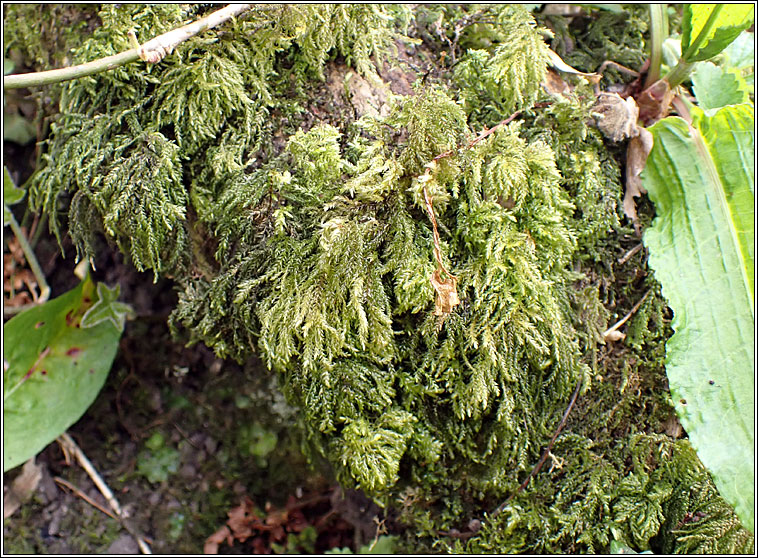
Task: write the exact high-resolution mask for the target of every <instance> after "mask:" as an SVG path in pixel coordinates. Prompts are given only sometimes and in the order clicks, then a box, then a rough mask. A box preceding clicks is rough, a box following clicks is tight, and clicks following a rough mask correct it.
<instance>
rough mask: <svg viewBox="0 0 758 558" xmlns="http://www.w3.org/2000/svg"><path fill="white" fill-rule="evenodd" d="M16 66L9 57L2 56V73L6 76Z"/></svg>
mask: <svg viewBox="0 0 758 558" xmlns="http://www.w3.org/2000/svg"><path fill="white" fill-rule="evenodd" d="M15 67H16V64H14V63H13V60H11V59H10V58H3V75H4V76H7V75H8V74H10V73H12V72H13V69H14V68H15Z"/></svg>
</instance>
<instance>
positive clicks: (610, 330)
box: [603, 291, 650, 339]
mask: <svg viewBox="0 0 758 558" xmlns="http://www.w3.org/2000/svg"><path fill="white" fill-rule="evenodd" d="M649 294H650V291H648V292H646V293H645V296H643V297H642V298H641V299H640V301H639V302H638V303H637V304H635V305H634V306H633V307H632V309H631V310H629V313H628V314H627V315H626V316H624V317H623V318H621V319H620V320H619V321H618V322H616V323H615V324H613V325H612V326H611V327H609V328H608V329H607V330H605V333H603V339H606V338H607V337H608V336H609V335H611V334H612V333H613V332H614V331H616V330H617V329H618V328H620V327H621V326H622V325H624V324H625V323H626V322H627V321H628V320H629V318H631V317H632V316H633V315H634V313H635V312H636V311H637V310H639V309H640V306H642V303H643V302H645V299H646V298H647V296H648V295H649Z"/></svg>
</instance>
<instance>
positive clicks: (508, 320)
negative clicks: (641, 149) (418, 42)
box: [31, 5, 752, 552]
mask: <svg viewBox="0 0 758 558" xmlns="http://www.w3.org/2000/svg"><path fill="white" fill-rule="evenodd" d="M199 11H200V10H199V9H198V8H195V7H189V8H188V7H183V6H178V5H177V6H164V7H160V6H149V7H145V6H130V5H120V6H106V7H104V8H103V9H102V10H101V12H100V19H101V21H102V26H101V27H100V28H98V30H97V31H96V32H95V33H94V34H93V37H92V38H90V39H89V40H87V41H85V42H84V43H83V44H82V45H81V46H80V47H79V48H77V49H75V51H74V57H75V59H76V60H85V59H90V58H91V57H94V56H102V55H105V54H110V53H112V52H116V51H119V50H122V49H123V48H126V47H125V41H126V31H127V30H128V28H129V27H131V26H133V25H134V22H138V23H139V24H140V25H141V28H140V30H139V34H140V37H143V36H145V37H150V36H154V35H157V34H158V33H160V32H162V31H164V30H166V29H168V28H171V27H173V26H176V25H178V24H180V23H181V22H184V21H185V20H186V19H187V18H190V17H193V16H195V15H198V12H199ZM446 13H448V15H449V17H452V15H451V14H454V13H455V12H446ZM408 15H409V13H408V12H407V10H404V9H398V8H383V7H379V6H375V5H372V6H305V7H300V6H297V7H296V6H266V7H256V8H254V9H253V10H252V11H251V12H250V13H249V14H247V15H246V16H244V17H241V18H239V20H237V21H236V22H233V23H231V24H230V25H228V26H227V27H225V28H224V29H223V30H222V31H219V32H214V33H207V34H204V35H200V36H198V37H196V38H194V39H191V40H189V41H187V42H186V43H185V44H183V45H182V46H181V47H180V48H178V49H177V52H176V53H175V54H174V55H172V56H169V57H168V58H166V59H165V60H164V61H163V62H162V63H161V64H159V65H157V66H154V67H151V68H150V69H149V70H147V69H145V68H144V67H143V66H141V65H139V64H134V65H130V66H126V67H123V68H120V69H118V70H116V71H114V72H109V73H105V74H100V75H98V76H93V77H91V78H86V79H84V80H79V81H75V82H71V83H70V84H69V85H67V86H65V88H64V89H63V96H62V99H61V113H60V115H59V117H58V120H57V122H56V124H55V126H54V129H53V133H52V135H51V138H50V140H49V142H48V144H47V146H46V155H45V157H44V163H43V166H42V168H41V169H39V171H38V173H37V174H36V175H35V178H34V180H33V186H32V192H31V193H32V196H31V198H32V201H33V203H34V204H35V206H36V207H38V208H39V209H41V210H43V211H45V212H47V213H48V214H49V216H50V222H51V226H52V228H53V231H54V232H55V233H56V234H58V235H60V234H61V229H60V224H61V221H60V213H61V209H64V210H67V211H68V217H69V219H68V228H69V231H70V233H71V236H72V237H73V239H74V240H75V242H76V245H77V249H78V251H79V254H80V256H83V257H89V256H91V255H92V254H93V249H94V248H93V247H94V242H93V238H94V236H95V235H96V234H98V233H99V232H103V233H104V234H105V236H106V237H107V238H109V239H110V240H112V241H113V242H115V243H117V244H118V245H119V246H120V247H121V249H122V250H123V251H124V252H125V253H128V254H130V256H131V258H132V261H133V262H134V264H135V265H136V266H137V267H138V268H140V269H150V270H152V271H153V273H155V275H156V277H157V276H160V275H170V276H172V277H173V278H174V279H175V280H176V282H177V285H178V286H179V289H180V297H179V303H178V306H177V308H176V310H175V312H174V314H173V315H172V318H171V321H172V325H173V327H174V328H175V330H176V331H177V332H179V331H186V332H189V335H190V337H191V341H193V342H198V341H202V342H204V343H206V344H208V345H209V346H210V347H212V348H213V349H214V351H216V353H217V354H218V355H220V356H224V357H233V358H235V359H237V360H240V361H243V360H245V359H247V358H249V357H250V356H252V355H253V354H254V353H257V354H259V355H260V356H261V357H262V358H263V359H264V360H265V362H266V363H267V364H268V366H269V368H270V370H271V371H272V373H273V374H275V375H276V377H277V378H278V380H279V384H280V386H281V389H282V391H283V392H284V394H285V395H286V397H287V399H288V400H289V401H290V402H291V403H292V404H294V405H295V406H296V407H298V408H299V409H300V412H301V418H302V421H303V424H304V425H305V428H306V432H305V435H306V439H307V443H306V444H305V445H306V448H305V449H306V453H307V454H308V455H309V456H310V457H311V458H314V459H315V458H319V457H323V458H325V459H326V460H327V461H328V462H329V463H330V464H331V466H332V467H333V469H334V471H335V474H336V476H337V478H338V479H339V480H340V481H341V482H342V483H343V484H344V485H346V486H351V487H359V488H361V489H363V490H364V491H365V492H366V493H368V494H369V495H371V496H372V497H374V498H375V499H376V500H377V501H379V502H381V503H383V504H384V505H386V506H392V507H395V508H397V509H398V510H399V511H400V515H401V518H403V519H404V520H406V521H407V522H408V523H409V524H410V525H411V526H412V531H411V532H412V533H413V534H414V535H417V536H419V537H421V538H420V539H416V544H417V545H420V546H423V545H425V544H427V543H428V544H429V546H430V547H431V548H434V549H453V550H466V551H472V552H473V551H477V552H479V551H484V550H486V551H493V552H525V551H530V552H572V551H589V552H593V551H605V550H607V549H608V547H609V545H610V543H611V542H612V541H614V540H616V541H620V542H623V543H625V544H629V545H632V546H633V547H635V548H637V549H639V550H643V549H645V548H647V547H648V546H650V545H656V548H657V549H662V548H667V549H674V550H679V549H685V548H686V549H691V548H705V547H704V546H703V545H705V544H706V543H705V542H704V541H705V540H706V538H705V535H703V533H712V532H725V533H730V534H731V535H730V537H731V538H725V539H724V541H725V542H724V543H723V544H724V546H723V548H722V547H719V550H724V551H737V550H742V549H744V548H745V545H746V544H751V543H750V541H751V540H752V539H750V537H749V535H747V534H746V532H745V531H744V530H739V529H738V528H737V524H736V523H735V521H736V520H735V519H734V518H733V516H732V515H729V513H730V512H729V510H728V508H727V507H726V506H725V504H724V503H723V500H720V499H719V498H718V496H717V495H716V494H715V492H708V491H707V490H705V491H704V492H703V494H706V496H703V497H702V498H701V499H700V500H698V499H697V498H695V497H693V495H692V492H691V491H690V492H688V490H687V488H688V487H692V486H704V487H705V486H711V485H710V484H709V483H710V481H709V479H708V478H707V475H706V473H705V472H704V471H703V469H702V467H701V466H700V465H699V462H698V461H697V459H696V456H695V455H694V453H693V452H692V451H691V450H690V449H689V446H688V445H687V443H686V441H682V440H675V439H673V437H671V436H668V435H665V434H662V433H661V432H662V429H661V426H660V425H661V424H662V422H663V421H664V419H665V418H668V417H670V416H671V414H672V413H671V408H670V406H669V405H668V404H667V401H666V396H665V384H664V383H663V381H662V376H661V375H660V372H661V362H660V359H661V358H662V353H661V351H662V347H663V342H664V339H665V330H664V328H665V321H664V320H663V319H662V318H661V317H662V315H663V313H662V312H663V311H662V306H661V304H662V303H661V301H660V299H659V298H657V299H655V300H656V301H657V302H651V303H650V305H649V306H648V307H645V308H644V309H643V314H640V315H645V316H648V322H647V324H644V325H643V322H640V323H639V324H638V326H637V327H638V328H639V329H638V333H637V334H635V335H634V336H633V337H632V338H631V339H630V343H629V347H630V349H628V350H629V351H634V352H635V355H636V358H638V359H641V362H642V364H640V363H631V362H627V363H626V364H624V361H623V359H621V358H620V356H619V355H618V354H615V355H614V354H609V353H608V352H607V351H606V350H605V349H603V348H602V346H601V343H602V332H603V331H604V330H605V328H606V327H607V325H608V324H607V322H608V321H609V313H608V311H607V310H606V309H605V307H604V304H608V303H609V302H615V300H612V299H613V296H614V295H611V294H610V292H609V290H608V289H607V288H606V286H605V285H604V284H603V281H604V280H606V281H610V280H611V279H612V277H609V276H608V274H609V271H608V267H609V266H607V265H606V267H605V269H603V265H604V263H603V262H607V261H609V260H610V259H611V256H609V255H608V254H605V253H604V250H607V248H608V246H609V243H610V242H612V240H610V239H609V238H608V235H609V233H612V232H614V231H618V230H619V210H618V202H619V197H620V193H621V186H620V184H619V165H618V164H617V163H616V161H615V159H614V158H613V157H612V156H611V154H609V152H608V151H607V150H606V148H605V146H604V144H603V141H602V139H601V137H600V135H599V134H598V132H597V131H596V130H594V129H591V128H588V127H587V125H586V122H587V121H588V120H589V112H588V111H589V106H590V105H591V104H592V102H593V101H594V98H593V96H592V94H591V91H590V89H589V88H588V87H587V86H586V84H585V85H579V86H578V88H577V89H576V91H575V93H574V94H571V95H568V96H560V97H558V96H549V95H548V94H547V93H545V92H544V91H543V90H542V88H541V86H540V81H541V79H542V77H543V76H544V74H545V70H546V64H547V54H546V53H547V50H546V49H547V47H546V44H545V42H544V36H545V32H543V31H542V30H540V29H538V28H537V27H536V26H535V23H534V21H533V18H532V16H531V15H530V13H529V12H527V11H526V9H525V8H524V7H522V6H515V7H507V8H498V9H496V10H494V11H493V13H492V14H490V15H492V18H491V19H486V20H485V19H478V20H477V26H478V27H477V28H476V30H475V31H476V32H475V33H472V34H471V35H469V36H468V37H465V40H464V44H465V43H466V42H467V41H468V43H469V44H470V45H472V46H476V47H477V48H475V49H474V48H472V49H470V50H467V51H466V52H465V53H464V52H461V53H459V55H460V59H459V60H458V63H457V67H456V68H455V69H454V70H453V72H452V80H451V81H450V82H448V83H446V80H444V79H442V80H440V81H441V83H440V84H438V85H436V86H433V87H432V86H428V85H424V86H419V87H418V88H417V91H416V93H415V95H410V96H396V97H394V98H392V99H391V102H390V103H389V106H388V107H386V110H385V111H383V112H382V113H381V114H383V115H384V116H365V117H363V118H362V119H361V120H359V121H358V122H357V123H355V126H346V127H345V128H343V133H341V132H340V131H338V130H337V129H336V128H334V127H332V126H329V125H326V124H320V125H315V126H313V127H311V128H310V129H299V130H297V131H295V132H294V133H292V134H291V135H290V136H289V138H287V139H286V141H284V142H281V143H282V145H283V147H282V148H281V149H279V148H277V147H276V146H277V143H276V142H275V141H274V138H275V132H276V131H278V130H277V128H278V127H281V126H284V125H285V124H284V118H283V117H281V115H284V114H286V115H289V116H288V118H289V117H290V116H291V117H293V119H295V120H296V117H295V115H297V114H298V112H299V111H300V110H302V106H300V105H299V103H298V97H299V95H300V93H302V92H303V91H304V90H305V89H306V88H307V83H308V81H309V80H312V79H320V78H321V77H322V76H323V75H324V74H323V67H324V64H325V63H326V61H327V60H328V59H329V58H330V57H334V56H342V57H344V59H345V60H346V61H347V62H349V63H351V64H352V65H353V67H354V68H355V69H356V70H357V71H359V72H360V73H362V74H363V75H365V76H369V77H371V79H377V77H376V76H375V75H374V69H373V64H372V60H371V57H372V56H374V57H376V58H378V59H382V58H383V57H385V58H386V57H387V55H388V53H390V52H392V43H393V40H394V39H396V38H399V37H401V36H402V34H403V32H404V30H403V29H402V28H398V24H400V23H402V22H405V23H407V22H408ZM598 21H600V22H604V21H605V20H604V19H602V18H600V19H599V20H598ZM453 23H454V22H453ZM590 24H591V22H590ZM488 26H489V27H488ZM464 27H465V26H464ZM590 32H591V30H590ZM604 36H605V35H604ZM485 38H486V39H487V40H484V39H485ZM477 76H482V79H477ZM293 84H295V86H294V87H293ZM297 91H299V92H300V93H298V92H297ZM515 110H520V111H522V114H521V116H520V119H517V120H514V121H512V122H510V123H507V124H506V123H504V122H502V120H503V119H504V118H506V117H508V116H509V114H510V113H511V112H513V111H515ZM274 115H278V116H279V117H274ZM288 125H289V126H291V125H292V124H291V123H289V124H288ZM482 127H486V128H487V129H489V130H490V132H487V133H484V134H481V135H477V134H479V133H480V131H481V129H482ZM495 127H497V129H495V130H494V131H493V130H492V128H495ZM344 131H346V132H344ZM603 274H605V275H606V277H603ZM619 298H621V296H620V295H619ZM656 304H657V306H656ZM636 319H638V320H639V319H642V318H639V317H638V318H636ZM651 320H652V322H651ZM650 323H652V324H653V330H654V331H653V333H650V335H646V334H645V333H644V329H645V325H649V324H650ZM604 357H605V358H607V359H609V360H610V359H614V360H613V364H606V363H602V362H599V359H602V358H604ZM645 367H650V368H655V370H657V373H658V376H656V378H657V379H656V380H655V381H651V382H650V384H645V386H646V387H645V390H646V391H645V392H644V394H643V393H641V394H640V396H639V397H637V398H636V399H635V397H634V396H633V394H634V390H635V389H642V388H640V387H639V386H640V382H641V380H640V374H641V371H642V370H644V369H645ZM605 375H607V376H608V380H607V381H606V380H604V379H603V376H605ZM635 382H637V383H636V384H635ZM656 382H657V383H656ZM580 383H581V384H582V386H583V396H582V399H581V402H580V403H579V404H578V408H577V410H575V411H574V413H573V415H572V419H571V422H570V423H569V425H568V426H567V428H566V430H565V432H564V434H563V435H562V436H561V437H560V438H559V439H558V441H557V442H556V445H555V446H554V447H553V450H552V454H551V458H550V459H551V460H552V461H551V464H550V465H548V466H549V467H550V470H549V471H543V472H541V473H540V474H539V475H537V476H536V477H535V479H534V481H533V483H532V484H531V485H530V487H529V489H528V490H524V491H522V492H520V493H518V495H517V496H516V497H515V498H513V500H511V501H510V502H509V504H508V505H507V506H505V507H504V509H503V511H502V513H500V514H499V515H497V517H494V518H493V517H490V516H487V515H486V514H485V512H487V511H491V510H493V509H495V507H496V506H497V505H498V503H500V502H502V501H503V500H505V498H507V497H508V496H509V495H512V494H515V493H516V492H517V491H518V489H519V485H520V484H521V483H522V482H523V480H524V478H525V477H526V475H527V474H529V472H530V471H531V469H532V467H533V466H534V464H535V463H536V462H537V460H538V459H539V457H540V453H541V452H542V449H543V448H544V447H545V445H546V443H547V441H548V440H549V439H550V437H551V435H552V434H553V432H554V430H555V428H556V426H557V424H558V422H559V421H560V418H561V415H562V413H563V412H564V410H565V408H566V405H567V404H568V400H569V398H570V396H571V394H572V391H573V390H574V388H575V387H576V386H577V385H578V384H580ZM635 385H636V386H637V387H636V388H635V387H632V386H635ZM693 505H694V506H711V508H709V509H713V510H714V511H713V514H714V515H713V517H714V518H718V521H719V522H720V523H718V524H716V523H708V524H706V523H703V525H702V528H701V526H698V527H697V528H694V527H690V526H689V525H690V522H685V523H684V524H682V525H681V526H680V525H679V522H681V521H683V520H682V519H679V516H682V517H684V515H685V514H687V513H691V509H692V506H693ZM475 518H479V520H483V522H484V523H483V527H482V528H481V529H480V530H476V531H474V530H471V531H470V532H469V533H468V535H467V538H466V539H465V542H464V540H463V539H455V538H451V539H450V538H445V537H440V536H439V533H440V532H442V531H444V532H446V533H449V532H450V530H452V529H458V530H459V531H460V530H461V529H464V530H465V529H466V528H467V527H466V526H467V525H469V523H468V522H469V521H470V520H471V519H475ZM672 521H674V522H675V523H673V526H674V528H673V529H672V528H671V525H672ZM714 521H716V520H715V519H714ZM683 529H684V530H683ZM685 532H686V533H687V536H685V535H684V534H682V533H685ZM697 537H701V538H697ZM698 545H700V546H698Z"/></svg>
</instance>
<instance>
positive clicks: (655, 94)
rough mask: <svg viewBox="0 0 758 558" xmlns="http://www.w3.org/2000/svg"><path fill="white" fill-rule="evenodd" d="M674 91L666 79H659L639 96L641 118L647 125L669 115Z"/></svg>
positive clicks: (638, 104)
mask: <svg viewBox="0 0 758 558" xmlns="http://www.w3.org/2000/svg"><path fill="white" fill-rule="evenodd" d="M673 99H674V92H673V91H672V90H671V87H670V86H669V83H668V82H667V81H666V80H665V79H659V80H658V81H656V82H655V83H654V84H653V85H651V86H650V87H648V88H647V89H645V90H644V91H643V92H642V93H640V94H639V95H638V96H637V106H638V107H639V108H640V120H642V122H643V123H644V124H645V126H652V125H653V124H655V123H656V122H658V121H659V120H660V119H661V118H666V116H668V113H669V110H670V107H671V101H672V100H673Z"/></svg>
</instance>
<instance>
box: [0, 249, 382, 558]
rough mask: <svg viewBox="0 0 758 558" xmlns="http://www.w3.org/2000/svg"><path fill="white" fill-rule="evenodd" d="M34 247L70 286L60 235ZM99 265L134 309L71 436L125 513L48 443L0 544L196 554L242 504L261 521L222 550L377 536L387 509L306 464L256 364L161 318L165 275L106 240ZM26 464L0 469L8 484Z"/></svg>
mask: <svg viewBox="0 0 758 558" xmlns="http://www.w3.org/2000/svg"><path fill="white" fill-rule="evenodd" d="M69 248H70V247H69ZM37 251H38V253H39V255H40V260H41V261H43V262H45V264H44V265H45V268H46V269H45V271H46V273H47V276H48V278H49V280H50V282H51V287H52V288H53V296H57V295H59V294H61V293H63V292H64V291H65V290H67V289H69V288H71V287H72V286H73V285H75V284H76V282H77V281H78V280H77V278H76V277H75V276H74V274H73V259H72V258H71V257H69V258H67V259H65V260H64V259H62V258H60V257H51V256H48V254H49V253H52V254H55V253H59V252H57V245H56V243H55V240H54V239H51V238H47V237H46V238H44V239H43V241H42V242H41V243H40V245H39V247H38V249H37ZM96 265H97V270H96V271H94V272H93V276H94V278H95V279H96V280H99V281H105V282H106V283H108V284H109V285H113V284H116V283H117V284H119V285H121V292H122V299H123V300H125V301H128V302H129V303H130V304H131V305H132V306H133V307H134V309H135V310H136V312H137V318H136V319H135V320H133V321H131V322H129V323H128V324H127V327H126V330H125V332H124V335H123V337H122V339H121V343H120V350H119V353H118V356H117V357H116V361H115V362H114V364H113V368H112V370H111V373H110V376H109V378H108V381H107V383H106V385H105V387H104V388H103V390H102V391H101V393H100V395H99V396H98V398H97V400H96V401H95V403H94V404H93V405H92V407H91V408H90V409H89V410H88V411H87V413H86V414H85V415H84V416H83V417H82V419H81V420H79V422H77V423H76V424H75V425H74V426H73V427H72V428H70V429H69V431H68V433H69V434H70V435H71V437H72V438H73V439H74V440H75V441H76V442H77V443H78V444H79V446H80V447H81V449H82V450H83V451H84V453H85V454H86V455H87V457H88V458H89V460H90V461H91V462H92V464H93V465H94V467H95V469H96V470H97V471H98V472H99V473H100V475H101V476H102V477H103V479H104V480H105V481H106V483H107V484H108V485H109V486H110V488H111V489H112V490H113V492H114V494H115V496H116V498H117V499H118V501H119V502H120V504H121V507H122V509H123V511H124V515H125V516H126V518H127V519H125V520H124V521H123V522H120V521H117V520H115V519H112V518H110V517H108V516H107V515H106V514H105V513H103V512H101V511H99V510H97V509H96V508H95V507H94V506H93V505H91V504H90V503H87V502H86V501H85V500H84V499H83V498H82V497H81V496H79V495H76V494H74V493H72V492H71V490H69V489H68V488H64V487H62V484H63V483H58V482H56V479H58V478H60V479H63V481H66V482H67V483H69V484H70V485H73V486H74V487H76V488H77V489H78V490H80V491H81V492H83V493H84V494H85V495H86V496H88V497H89V498H90V499H92V500H94V501H95V502H97V503H99V504H101V505H102V507H103V508H105V509H108V505H107V503H106V501H105V499H104V497H103V496H102V495H101V494H100V492H99V491H98V489H97V488H96V487H95V485H94V483H93V482H92V480H91V479H90V478H89V477H88V475H87V473H86V472H85V471H84V470H83V469H82V468H81V467H80V466H79V465H78V464H77V463H76V462H74V461H72V460H67V458H66V455H65V454H64V452H63V451H62V449H61V447H60V446H59V445H58V444H57V443H53V444H51V445H50V446H48V448H47V449H45V450H44V451H43V452H42V453H41V454H40V455H39V456H38V457H37V464H38V465H40V466H41V468H42V479H41V481H40V483H39V486H38V488H37V490H36V491H35V492H34V493H33V495H32V498H31V500H30V501H29V502H27V503H25V504H24V505H22V506H21V508H20V509H19V510H18V511H16V513H15V514H14V515H13V516H12V517H11V518H10V519H7V520H6V521H5V522H4V528H3V538H4V544H5V551H6V552H9V553H32V554H39V553H44V554H78V553H106V554H134V553H138V552H139V549H138V547H137V543H136V541H135V537H134V535H138V536H139V535H141V536H142V537H143V538H144V539H145V540H146V541H148V542H149V544H150V546H151V548H152V550H153V551H154V552H156V553H200V552H202V550H203V546H204V543H205V541H206V539H207V538H208V537H209V536H210V535H212V534H213V533H214V532H216V531H218V530H219V528H221V527H222V526H223V525H224V524H225V522H226V521H227V519H228V513H229V512H230V510H232V509H233V508H235V507H237V506H239V505H240V504H241V503H245V502H247V505H248V506H249V508H250V510H251V511H252V510H253V509H254V510H255V513H256V514H257V517H258V519H260V520H261V522H259V523H261V524H262V525H263V527H264V528H261V529H257V528H256V527H255V525H252V526H251V529H250V531H251V533H250V535H249V537H248V538H247V540H245V541H244V542H242V541H239V540H236V541H233V543H234V544H233V546H229V545H228V544H227V543H226V542H224V543H223V544H221V545H220V548H219V552H220V553H250V552H265V553H269V552H273V551H276V550H278V551H282V550H285V551H296V552H307V553H311V552H323V551H324V550H328V549H330V548H333V547H345V546H349V547H354V548H355V547H356V546H355V545H360V544H363V543H366V542H368V541H370V540H371V538H372V537H374V536H375V535H376V532H377V526H378V521H379V520H380V519H383V515H382V513H381V512H380V510H379V509H378V508H377V507H376V506H375V505H374V504H372V503H370V502H369V501H368V500H367V499H366V498H365V497H364V496H363V495H362V494H360V493H355V492H350V493H348V494H344V493H343V492H342V490H341V489H340V488H339V487H338V486H337V485H336V484H335V483H334V482H333V481H332V480H330V479H329V478H328V477H326V476H324V475H323V474H321V472H319V470H318V469H317V467H309V466H308V465H307V464H306V463H305V462H304V459H303V457H302V455H301V453H300V452H299V449H298V446H299V443H300V440H299V431H298V429H297V428H295V426H296V423H297V416H296V412H295V410H294V409H292V408H290V407H289V406H288V405H287V404H286V403H285V401H284V400H283V398H282V396H281V395H280V394H279V393H278V391H277V390H276V388H275V386H274V385H273V384H272V381H271V378H270V376H269V375H268V373H267V371H266V370H265V368H264V367H263V366H262V365H261V364H260V363H259V362H258V361H255V360H253V361H251V362H248V363H246V364H245V365H244V366H240V365H238V364H236V363H233V362H227V361H222V360H220V359H217V358H216V357H215V356H214V355H213V353H212V352H211V351H209V350H208V349H207V348H206V347H205V346H203V345H197V346H195V347H192V348H186V347H184V346H183V345H182V344H180V343H177V342H176V341H174V340H172V338H171V335H170V333H169V331H168V326H167V324H166V318H167V317H168V314H169V312H170V311H171V309H172V308H173V306H174V304H175V293H174V292H173V289H172V285H171V283H170V282H169V281H160V282H158V283H157V284H154V283H153V281H152V275H151V274H149V273H139V272H137V271H136V270H135V269H134V268H133V267H132V266H131V265H128V264H125V263H124V261H123V257H122V256H121V254H119V253H116V252H113V251H112V250H111V251H106V253H105V255H104V256H102V257H101V258H99V260H98V261H97V262H96ZM20 469H21V468H20V467H18V468H16V469H14V470H12V471H10V472H9V473H8V474H6V475H4V481H5V488H6V492H7V489H8V486H9V484H10V482H12V480H13V479H14V478H15V477H16V476H17V475H18V474H19V473H20ZM267 519H268V521H266V520H267ZM309 526H310V527H311V528H310V529H306V528H307V527H309ZM230 540H232V539H231V538H230ZM277 545H278V546H277Z"/></svg>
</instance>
